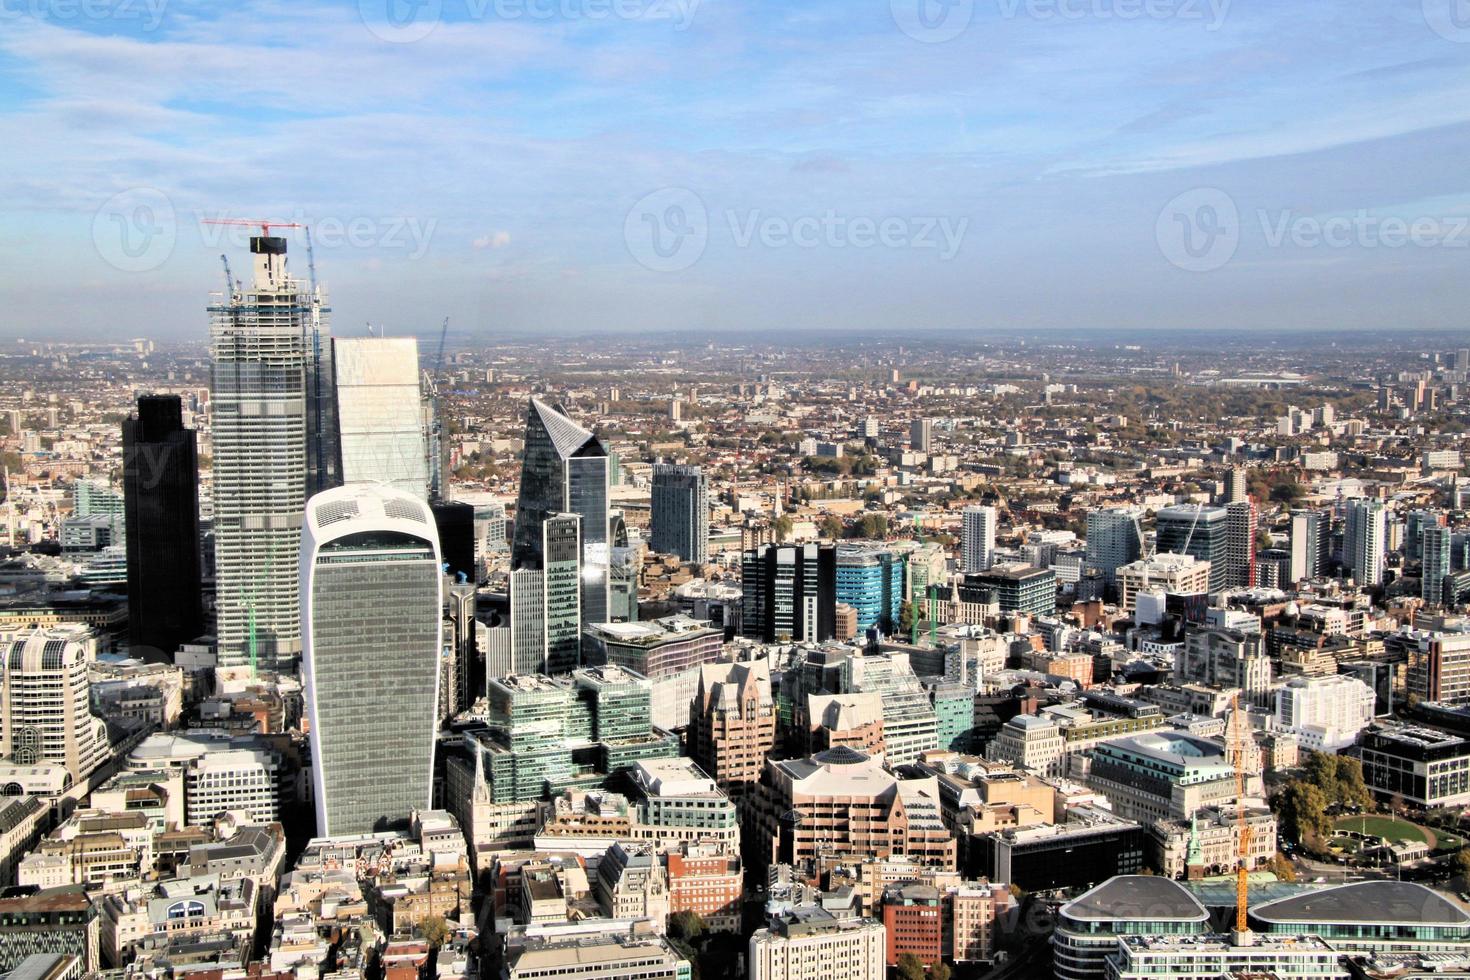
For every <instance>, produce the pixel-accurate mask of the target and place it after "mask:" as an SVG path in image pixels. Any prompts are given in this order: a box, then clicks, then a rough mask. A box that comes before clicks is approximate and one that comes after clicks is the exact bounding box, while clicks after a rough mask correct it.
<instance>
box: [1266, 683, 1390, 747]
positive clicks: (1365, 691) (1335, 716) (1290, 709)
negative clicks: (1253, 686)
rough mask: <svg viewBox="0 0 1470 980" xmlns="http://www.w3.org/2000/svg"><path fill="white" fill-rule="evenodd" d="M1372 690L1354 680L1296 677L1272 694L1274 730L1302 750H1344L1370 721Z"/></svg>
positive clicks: (1371, 715) (1372, 702)
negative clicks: (1291, 737) (1286, 735)
mask: <svg viewBox="0 0 1470 980" xmlns="http://www.w3.org/2000/svg"><path fill="white" fill-rule="evenodd" d="M1373 704H1374V694H1373V689H1372V688H1371V687H1369V686H1368V685H1367V684H1364V683H1363V682H1362V681H1360V680H1358V679H1357V678H1356V677H1348V676H1347V675H1346V674H1331V675H1328V676H1326V677H1297V678H1294V679H1292V680H1291V681H1288V682H1287V684H1286V686H1285V687H1283V688H1282V689H1281V690H1280V691H1278V692H1277V693H1276V723H1275V724H1276V728H1278V729H1280V730H1282V731H1285V732H1290V733H1291V734H1292V735H1294V736H1296V739H1297V742H1298V743H1299V744H1300V745H1301V747H1302V748H1304V749H1316V750H1318V751H1321V752H1336V751H1338V750H1339V749H1344V748H1347V747H1348V746H1349V745H1352V744H1353V742H1354V741H1355V740H1356V739H1357V737H1358V733H1359V732H1361V731H1362V730H1363V729H1365V728H1367V727H1368V725H1369V724H1370V723H1371V722H1372V721H1373Z"/></svg>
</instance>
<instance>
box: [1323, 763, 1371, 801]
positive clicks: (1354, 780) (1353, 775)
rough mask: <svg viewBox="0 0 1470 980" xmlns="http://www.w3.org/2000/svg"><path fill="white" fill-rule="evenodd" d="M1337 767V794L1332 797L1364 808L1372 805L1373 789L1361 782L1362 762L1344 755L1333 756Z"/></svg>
mask: <svg viewBox="0 0 1470 980" xmlns="http://www.w3.org/2000/svg"><path fill="white" fill-rule="evenodd" d="M1333 758H1334V760H1335V762H1336V769H1337V785H1336V790H1337V794H1336V796H1335V797H1334V799H1337V800H1341V801H1342V802H1344V803H1347V804H1349V805H1351V806H1359V807H1362V808H1364V809H1365V810H1366V809H1368V808H1370V807H1372V806H1373V791H1372V790H1370V789H1369V788H1368V784H1367V783H1365V782H1363V764H1362V763H1361V762H1359V761H1358V760H1357V759H1354V758H1351V757H1350V756H1346V755H1339V756H1334V757H1333Z"/></svg>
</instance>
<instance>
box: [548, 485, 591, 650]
mask: <svg viewBox="0 0 1470 980" xmlns="http://www.w3.org/2000/svg"><path fill="white" fill-rule="evenodd" d="M541 555H542V557H543V559H544V562H543V563H544V565H545V567H544V569H543V574H544V576H545V586H544V588H543V590H542V595H543V596H544V597H545V601H546V607H545V612H544V614H543V617H542V621H543V622H544V623H545V624H546V640H545V648H546V665H545V667H544V668H543V669H544V670H545V672H546V673H548V674H565V673H570V672H571V671H573V670H576V669H577V668H578V667H580V666H582V602H581V584H582V517H581V515H580V514H548V515H547V516H546V520H544V521H542V522H541Z"/></svg>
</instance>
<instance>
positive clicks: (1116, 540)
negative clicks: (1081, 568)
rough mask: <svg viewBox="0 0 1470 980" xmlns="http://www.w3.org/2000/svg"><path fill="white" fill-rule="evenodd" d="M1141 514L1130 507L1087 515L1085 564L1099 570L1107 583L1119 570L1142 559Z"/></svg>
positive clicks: (1115, 576) (1097, 511) (1114, 579)
mask: <svg viewBox="0 0 1470 980" xmlns="http://www.w3.org/2000/svg"><path fill="white" fill-rule="evenodd" d="M1142 516H1143V512H1142V511H1141V510H1138V509H1136V508H1131V507H1107V508H1104V509H1103V510H1094V511H1089V512H1088V514H1087V564H1088V567H1090V568H1097V569H1101V570H1102V573H1103V575H1104V577H1105V579H1106V581H1107V582H1108V583H1109V584H1111V583H1112V582H1114V581H1116V580H1117V577H1118V569H1120V568H1122V567H1123V566H1124V565H1131V564H1132V563H1133V562H1136V561H1138V559H1140V558H1142V557H1143V531H1142V529H1141V528H1139V526H1138V521H1139V519H1140V518H1141V517H1142Z"/></svg>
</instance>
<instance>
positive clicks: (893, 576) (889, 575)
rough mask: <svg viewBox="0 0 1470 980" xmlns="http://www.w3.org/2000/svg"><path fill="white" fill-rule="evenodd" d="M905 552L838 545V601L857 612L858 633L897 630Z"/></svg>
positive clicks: (887, 632)
mask: <svg viewBox="0 0 1470 980" xmlns="http://www.w3.org/2000/svg"><path fill="white" fill-rule="evenodd" d="M905 577H906V576H905V569H904V560H903V556H901V555H896V554H894V553H893V552H891V551H887V550H884V549H882V548H851V547H839V548H838V549H837V601H838V602H840V603H843V604H844V605H847V606H851V607H852V608H853V609H854V610H855V611H856V612H857V635H859V636H861V635H862V634H864V633H865V632H867V631H868V630H869V629H871V628H873V627H875V626H876V627H877V628H878V629H879V630H880V631H881V632H883V633H885V634H889V635H891V634H893V633H894V632H896V631H897V630H898V621H899V614H900V608H901V607H902V605H903V583H904V579H905Z"/></svg>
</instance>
